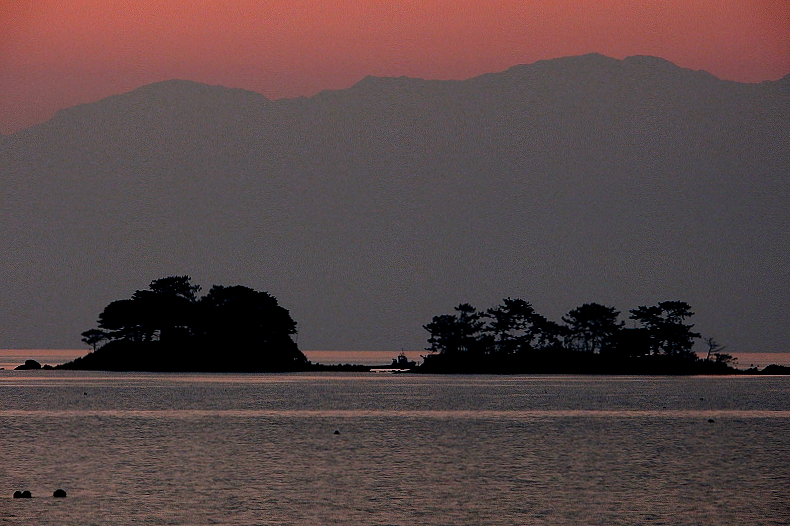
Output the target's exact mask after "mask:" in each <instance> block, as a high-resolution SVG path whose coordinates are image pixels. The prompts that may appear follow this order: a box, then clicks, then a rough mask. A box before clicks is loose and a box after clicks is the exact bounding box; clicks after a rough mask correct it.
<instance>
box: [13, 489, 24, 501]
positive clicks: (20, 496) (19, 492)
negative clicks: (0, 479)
mask: <svg viewBox="0 0 790 526" xmlns="http://www.w3.org/2000/svg"><path fill="white" fill-rule="evenodd" d="M14 498H15V499H21V498H22V492H21V491H19V490H16V491H15V492H14Z"/></svg>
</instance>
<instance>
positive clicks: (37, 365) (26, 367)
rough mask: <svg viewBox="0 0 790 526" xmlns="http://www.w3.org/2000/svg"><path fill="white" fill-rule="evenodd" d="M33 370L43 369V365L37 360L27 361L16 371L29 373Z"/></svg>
mask: <svg viewBox="0 0 790 526" xmlns="http://www.w3.org/2000/svg"><path fill="white" fill-rule="evenodd" d="M32 369H41V364H40V363H38V362H37V361H35V360H25V363H23V364H22V365H20V366H18V367H16V368H15V369H14V371H29V370H32Z"/></svg>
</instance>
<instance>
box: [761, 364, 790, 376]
mask: <svg viewBox="0 0 790 526" xmlns="http://www.w3.org/2000/svg"><path fill="white" fill-rule="evenodd" d="M760 374H781V375H787V374H790V367H787V366H785V365H776V364H775V363H774V364H771V365H769V366H768V367H766V368H765V369H763V370H762V371H760Z"/></svg>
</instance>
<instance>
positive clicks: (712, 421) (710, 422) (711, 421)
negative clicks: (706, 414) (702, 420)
mask: <svg viewBox="0 0 790 526" xmlns="http://www.w3.org/2000/svg"><path fill="white" fill-rule="evenodd" d="M708 423H709V424H715V423H716V421H715V420H714V419H712V418H708Z"/></svg>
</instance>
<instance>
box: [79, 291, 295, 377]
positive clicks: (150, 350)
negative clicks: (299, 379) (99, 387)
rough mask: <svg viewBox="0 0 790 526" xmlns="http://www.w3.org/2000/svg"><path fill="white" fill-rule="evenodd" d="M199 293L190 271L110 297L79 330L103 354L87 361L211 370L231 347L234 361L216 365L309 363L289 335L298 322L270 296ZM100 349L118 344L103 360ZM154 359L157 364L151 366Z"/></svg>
mask: <svg viewBox="0 0 790 526" xmlns="http://www.w3.org/2000/svg"><path fill="white" fill-rule="evenodd" d="M199 291H200V286H199V285H192V284H191V282H190V277H189V276H172V277H167V278H162V279H157V280H154V281H152V282H151V284H150V287H149V288H148V289H146V290H138V291H135V292H134V294H132V297H131V298H130V299H126V300H118V301H113V302H111V303H110V304H109V305H107V306H106V307H105V308H104V310H103V311H102V313H101V314H100V315H99V320H98V322H99V329H91V330H89V331H85V332H84V333H83V334H82V335H83V341H84V342H85V343H87V344H89V345H91V346H93V348H94V354H99V355H101V356H100V357H98V358H97V357H91V360H89V361H92V362H102V363H104V364H105V365H106V364H109V365H110V368H114V369H121V370H123V369H124V368H128V367H135V368H139V367H142V368H143V369H142V370H148V369H147V368H150V367H157V369H155V370H212V369H214V368H215V367H216V365H215V364H216V361H217V353H220V354H222V353H224V354H225V355H226V356H227V352H228V351H231V352H232V353H233V355H234V356H236V357H238V361H237V362H235V363H233V364H232V365H229V364H226V365H224V366H222V367H230V368H231V369H232V370H260V371H264V370H300V369H303V368H305V367H306V365H307V364H309V362H308V361H307V359H306V358H305V356H304V354H302V353H301V352H300V351H299V349H298V347H297V345H296V343H294V341H293V340H292V339H291V335H292V334H295V333H296V322H295V321H294V320H293V319H292V318H291V315H290V313H289V312H288V311H287V310H286V309H284V308H283V307H281V306H280V305H279V304H278V303H277V300H276V299H275V298H274V297H273V296H271V295H270V294H268V293H266V292H259V291H256V290H253V289H251V288H249V287H244V286H232V287H224V286H220V285H215V286H213V287H212V288H211V290H210V291H209V293H208V294H206V295H205V296H203V297H201V298H199V297H198V296H197V293H198V292H199ZM104 340H108V343H107V344H106V345H105V346H104V347H102V348H99V349H98V350H97V349H96V345H97V344H98V343H100V342H102V341H104ZM105 347H107V348H110V347H111V348H112V349H116V351H115V355H113V356H116V357H115V358H112V357H110V358H108V356H111V353H106V352H102V351H103V350H104V348H105ZM118 349H122V350H123V353H120V351H118ZM121 354H123V356H121ZM86 358H87V357H86ZM153 360H155V361H156V362H157V363H156V365H150V364H149V362H151V361H153Z"/></svg>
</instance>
